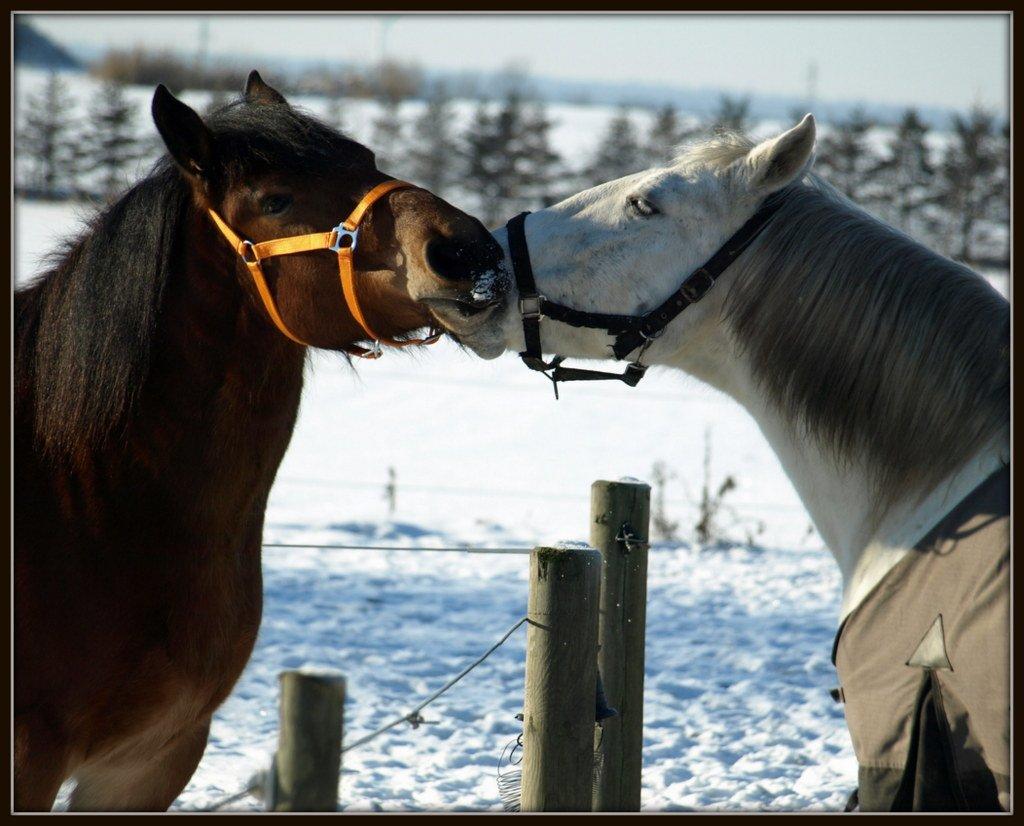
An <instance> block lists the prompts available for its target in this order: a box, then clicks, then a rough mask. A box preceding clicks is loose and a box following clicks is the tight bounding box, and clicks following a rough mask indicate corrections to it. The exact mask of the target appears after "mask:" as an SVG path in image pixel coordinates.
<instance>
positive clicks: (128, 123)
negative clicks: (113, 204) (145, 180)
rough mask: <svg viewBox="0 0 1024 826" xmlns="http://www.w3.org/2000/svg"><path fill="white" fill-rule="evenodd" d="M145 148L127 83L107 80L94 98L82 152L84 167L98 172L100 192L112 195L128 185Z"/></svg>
mask: <svg viewBox="0 0 1024 826" xmlns="http://www.w3.org/2000/svg"><path fill="white" fill-rule="evenodd" d="M142 151H143V150H142V148H141V147H140V145H139V142H138V139H137V138H136V135H135V110H134V108H133V106H132V104H131V103H129V101H128V100H127V98H126V97H125V94H124V85H123V84H121V83H118V82H117V81H107V82H105V83H104V84H103V85H102V86H101V87H100V88H99V90H98V91H97V92H96V93H95V94H94V95H93V97H92V100H91V101H90V106H89V120H88V123H87V125H86V130H85V134H84V135H83V136H82V142H81V151H80V154H79V157H80V160H81V169H82V170H83V171H85V172H94V173H97V175H98V183H99V189H100V193H101V195H102V196H103V197H107V198H109V197H110V196H112V195H113V194H114V193H116V192H117V191H118V190H119V189H120V188H121V187H122V186H124V184H125V179H126V178H127V176H128V172H129V169H130V167H131V166H132V164H134V163H135V162H136V161H137V160H138V159H139V158H140V157H141V155H142Z"/></svg>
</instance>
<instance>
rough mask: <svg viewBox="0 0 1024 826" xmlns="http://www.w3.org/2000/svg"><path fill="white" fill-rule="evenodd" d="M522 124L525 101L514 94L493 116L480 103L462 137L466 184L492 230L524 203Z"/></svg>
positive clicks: (485, 221) (510, 94)
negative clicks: (518, 205)
mask: <svg viewBox="0 0 1024 826" xmlns="http://www.w3.org/2000/svg"><path fill="white" fill-rule="evenodd" d="M523 123H524V116H523V106H522V98H521V96H520V93H519V92H518V91H516V90H512V91H510V92H509V93H508V95H507V96H506V98H505V101H504V102H503V104H502V106H501V108H500V109H499V110H498V111H497V112H494V113H492V112H490V111H489V109H488V107H487V105H486V104H485V103H482V102H481V103H480V105H479V106H478V107H477V110H476V113H475V114H474V116H473V121H472V123H471V124H470V126H469V129H468V130H467V131H466V133H465V135H464V137H463V143H464V149H463V158H464V169H465V172H464V175H463V180H464V182H465V186H466V188H467V189H468V190H469V191H470V192H472V193H473V194H474V195H475V196H476V198H477V202H478V204H479V210H478V211H479V213H480V215H481V216H482V220H483V222H484V224H486V225H487V226H489V227H492V226H495V225H496V224H498V223H499V222H500V221H502V220H503V219H504V218H506V217H508V213H509V212H511V211H512V209H514V207H515V206H516V205H517V204H519V203H521V202H522V198H523V186H522V183H523V182H522V180H521V178H520V175H519V171H520V169H521V168H522V167H523V165H524V163H523V158H524V151H525V145H524V143H523V141H522V138H521V136H522V132H523Z"/></svg>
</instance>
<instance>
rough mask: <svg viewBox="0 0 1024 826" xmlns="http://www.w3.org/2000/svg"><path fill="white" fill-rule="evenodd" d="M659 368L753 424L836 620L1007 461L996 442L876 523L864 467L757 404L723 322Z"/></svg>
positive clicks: (1001, 441)
mask: <svg viewBox="0 0 1024 826" xmlns="http://www.w3.org/2000/svg"><path fill="white" fill-rule="evenodd" d="M661 363H663V364H665V365H666V366H673V367H677V368H679V369H682V370H684V371H685V372H687V373H690V374H691V375H694V376H696V377H698V378H700V379H702V380H703V381H706V382H707V383H709V384H711V385H712V386H714V387H716V388H718V389H719V390H721V391H723V392H725V393H727V394H729V395H730V396H732V397H733V398H734V399H736V401H738V402H739V403H740V404H742V405H743V406H744V407H745V408H746V409H747V411H748V412H749V413H750V414H751V416H752V417H753V418H754V420H755V421H756V422H757V424H758V426H759V427H760V428H761V432H762V433H763V434H764V436H765V438H766V439H767V441H768V443H769V445H771V447H772V449H773V450H774V452H775V454H776V456H777V457H778V459H779V462H780V464H781V465H782V467H783V470H785V472H786V475H787V476H788V477H789V479H790V481H791V482H792V483H793V487H794V488H795V489H796V491H797V494H798V495H799V496H800V499H801V500H802V502H803V504H804V506H805V507H806V508H807V512H808V514H809V515H810V517H811V520H812V521H813V523H814V526H815V528H816V529H817V531H818V533H819V534H820V535H821V537H822V539H823V540H824V541H825V544H826V546H827V547H828V548H829V550H830V551H831V552H832V554H833V556H834V557H835V559H836V562H837V563H838V564H839V568H840V570H841V571H842V574H843V603H842V609H841V612H840V619H842V618H843V617H845V616H846V615H847V614H848V613H849V612H850V611H852V610H853V608H854V607H856V605H857V604H858V603H859V602H860V601H861V600H862V599H863V598H864V597H865V596H866V595H867V593H868V592H869V591H870V590H871V588H872V587H874V585H876V584H877V583H878V582H879V581H880V580H881V578H882V577H883V576H884V575H885V574H886V572H888V571H889V570H890V569H891V568H892V567H893V566H894V565H895V564H896V563H897V562H899V560H900V559H901V558H902V557H903V555H904V554H906V553H907V551H909V550H910V549H911V548H913V546H914V545H915V544H916V543H917V542H918V541H919V540H920V539H922V538H923V537H924V536H925V535H926V534H927V533H928V532H929V531H930V530H931V528H932V527H934V525H935V524H937V523H938V521H939V520H940V519H941V518H942V517H943V516H944V515H945V514H946V513H948V512H949V511H950V510H951V509H952V508H953V506H955V505H956V504H957V503H958V502H959V501H960V500H961V499H963V498H964V497H965V496H966V495H967V494H968V493H970V492H971V491H972V490H973V489H974V488H975V487H976V486H977V485H978V484H980V483H981V482H982V481H983V480H984V479H985V478H986V477H988V476H989V475H990V474H991V473H993V472H995V471H996V470H998V469H999V468H1000V467H1001V466H1002V464H1004V463H1006V462H1007V461H1008V459H1009V456H1008V447H1009V446H1008V442H1007V440H1006V439H1005V437H999V438H997V439H995V440H993V442H991V443H989V444H988V445H987V446H986V447H985V448H983V449H982V450H980V451H979V452H978V453H977V454H976V455H975V456H973V457H972V458H971V459H970V460H968V461H967V462H966V463H964V464H962V465H961V466H960V467H959V468H957V469H956V470H955V471H954V472H953V473H951V474H950V475H949V476H947V478H946V479H944V480H943V481H942V482H941V483H940V484H938V485H937V486H936V487H935V488H933V489H932V491H931V492H929V493H927V494H926V495H924V496H923V497H922V496H921V495H920V493H919V492H918V493H915V494H913V495H910V496H907V497H905V498H903V499H901V500H899V501H897V502H895V503H893V505H892V506H891V507H890V508H889V509H888V510H887V511H886V514H885V516H884V517H883V518H882V520H881V521H879V520H877V519H876V518H875V513H874V510H875V507H876V503H877V497H876V496H875V491H874V489H873V484H874V483H873V481H872V480H873V478H874V474H872V472H871V471H872V468H870V467H869V466H867V465H865V464H857V463H854V464H851V465H850V466H849V467H840V466H838V465H837V463H836V462H835V460H834V459H833V458H832V456H831V455H830V454H829V452H828V451H827V450H825V449H824V448H823V447H822V446H821V445H820V444H818V443H817V442H816V441H815V440H814V439H810V438H804V437H802V436H801V435H800V433H799V428H797V427H794V424H793V422H791V421H790V420H789V419H788V418H787V417H786V416H785V415H784V414H783V413H782V412H781V411H780V410H779V409H778V408H777V407H776V406H774V405H771V404H770V403H768V401H767V400H766V399H765V397H764V394H763V392H762V391H761V389H760V388H759V386H758V383H757V382H756V380H755V379H754V376H753V373H752V370H751V368H750V365H749V362H748V360H747V358H746V356H745V355H744V353H743V351H742V350H741V349H740V348H738V347H736V345H735V343H734V341H733V340H732V338H731V336H730V335H729V333H728V332H727V331H726V329H725V327H724V324H718V325H715V326H714V328H713V329H712V330H708V328H707V326H705V329H704V330H703V334H702V336H701V346H700V347H695V348H686V349H684V350H682V351H680V352H679V353H676V354H674V355H672V356H671V357H669V358H667V359H665V360H664V361H662V362H661ZM872 526H874V527H872Z"/></svg>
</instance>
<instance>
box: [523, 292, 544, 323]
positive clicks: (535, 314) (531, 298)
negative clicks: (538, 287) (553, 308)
mask: <svg viewBox="0 0 1024 826" xmlns="http://www.w3.org/2000/svg"><path fill="white" fill-rule="evenodd" d="M543 302H544V296H542V295H521V296H519V315H521V316H522V317H523V318H540V315H541V313H540V307H541V304H542V303H543Z"/></svg>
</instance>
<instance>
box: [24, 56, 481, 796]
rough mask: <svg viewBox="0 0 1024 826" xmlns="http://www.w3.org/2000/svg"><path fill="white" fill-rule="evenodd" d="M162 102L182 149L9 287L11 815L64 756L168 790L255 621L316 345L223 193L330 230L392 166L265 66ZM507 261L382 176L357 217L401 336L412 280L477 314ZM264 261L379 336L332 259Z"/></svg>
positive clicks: (118, 781) (70, 773) (344, 325)
mask: <svg viewBox="0 0 1024 826" xmlns="http://www.w3.org/2000/svg"><path fill="white" fill-rule="evenodd" d="M153 117H154V120H155V122H156V125H157V128H158V131H159V132H160V134H161V136H162V137H163V139H164V143H165V144H166V146H167V149H168V150H169V152H170V158H164V160H163V161H161V162H160V163H158V164H157V166H156V167H155V169H154V171H153V172H152V174H150V175H149V176H148V177H146V178H145V179H144V180H142V181H141V182H139V183H138V184H136V185H135V186H134V187H133V188H131V189H130V190H129V191H128V192H127V194H125V195H124V196H123V197H122V198H121V199H120V200H118V201H117V202H116V203H114V204H112V205H111V206H110V207H109V208H107V209H106V210H104V211H103V212H102V213H101V214H99V215H98V216H97V217H96V218H95V219H94V220H93V222H92V224H91V226H90V227H89V228H88V230H87V231H86V232H84V233H83V234H81V235H80V236H79V237H77V238H75V239H73V242H72V243H71V244H70V246H69V248H68V249H67V250H66V251H65V252H64V253H63V254H62V256H61V258H60V260H59V262H58V263H57V264H56V265H55V266H54V267H53V269H51V270H50V271H49V272H47V273H46V274H44V275H43V276H42V277H41V278H40V280H39V281H37V282H36V283H35V284H33V285H32V286H30V287H28V288H27V289H24V290H21V291H19V292H17V293H16V295H15V315H16V320H15V339H16V342H15V386H14V392H15V425H14V427H15V491H16V505H15V508H16V509H15V519H14V522H15V527H14V544H15V587H16V592H15V740H14V743H15V751H14V759H15V808H16V809H17V810H48V809H50V808H51V806H52V804H53V801H54V798H55V795H56V793H57V790H58V788H59V787H60V785H61V783H62V782H63V781H64V780H65V779H67V778H69V777H74V778H75V780H76V781H77V785H76V788H75V790H74V792H73V793H72V797H71V808H72V809H79V810H153V809H166V808H167V807H168V806H169V805H170V804H171V802H172V801H173V800H174V799H175V798H176V797H177V795H178V794H179V792H180V791H181V790H182V788H184V786H185V784H186V783H187V782H188V780H189V778H190V777H191V776H192V773H193V771H194V770H195V768H196V765H197V764H198V762H199V759H200V757H201V756H202V754H203V750H204V748H205V746H206V740H207V732H208V729H209V724H210V717H211V715H212V714H213V712H214V710H215V709H216V708H217V707H218V705H219V704H220V703H221V702H222V701H223V700H224V699H225V697H227V695H228V693H229V692H230V691H231V688H232V686H233V685H234V683H235V681H236V679H237V678H238V676H239V673H240V672H241V671H242V668H243V666H244V665H245V663H246V661H247V660H248V658H249V655H250V653H251V651H252V647H253V643H254V641H255V639H256V632H257V628H258V627H259V623H260V613H261V603H262V580H261V571H260V550H261V536H262V531H263V520H264V510H265V507H266V503H267V496H268V494H269V492H270V488H271V485H272V483H273V481H274V475H275V473H276V471H277V468H278V465H279V463H280V462H281V459H282V457H283V456H284V453H285V450H286V448H287V447H288V441H289V439H290V437H291V433H292V429H293V426H294V424H295V419H296V414H297V411H298V407H299V395H300V393H301V391H302V376H303V364H304V361H305V356H306V348H305V347H303V346H301V345H299V344H296V343H294V342H293V341H291V340H289V339H288V338H287V337H285V336H284V335H282V334H281V332H279V331H278V330H277V329H275V327H274V325H273V324H272V323H271V320H270V318H269V317H268V314H267V311H266V309H265V307H264V305H263V304H262V303H261V301H260V299H259V297H258V295H257V291H256V289H255V287H254V285H253V281H252V278H251V277H250V273H249V272H248V271H247V268H246V266H245V264H244V262H243V260H242V258H240V257H239V255H238V254H237V253H236V251H235V250H234V249H233V248H232V246H231V245H230V244H229V243H227V242H226V241H225V239H224V237H223V236H222V235H221V233H220V232H219V231H218V229H217V228H216V227H215V225H214V223H213V221H212V220H211V217H210V216H209V214H208V210H209V209H211V208H212V209H215V210H216V211H217V213H218V214H219V215H220V216H223V218H224V220H225V221H226V222H227V224H228V225H230V226H231V227H232V228H233V229H234V231H235V232H237V233H238V234H239V235H240V236H242V237H244V238H247V239H251V240H253V241H256V242H258V241H262V240H269V239H276V238H281V237H285V236H292V235H296V234H300V233H310V232H315V231H323V230H328V229H330V228H331V227H333V226H334V225H335V224H337V223H338V222H339V220H340V219H341V218H344V217H345V216H346V215H347V214H348V213H349V212H350V211H351V210H352V209H353V207H354V206H355V205H356V204H357V203H358V202H359V201H360V200H361V199H362V198H363V196H364V195H366V193H367V192H368V191H370V190H371V189H372V188H374V187H375V186H377V185H379V184H380V183H382V182H384V181H386V180H388V176H386V175H385V174H383V173H382V172H380V171H378V170H377V168H376V166H375V162H374V156H373V154H372V153H371V152H370V151H369V150H368V149H366V148H365V147H363V146H361V145H359V144H358V143H356V142H354V141H352V140H349V139H347V138H345V137H343V136H342V135H340V134H338V133H337V132H335V131H333V130H331V129H330V128H328V127H327V126H325V125H324V124H322V123H320V122H318V121H317V120H315V119H313V118H311V117H309V116H307V115H305V114H303V113H301V112H299V111H297V110H295V109H293V108H292V107H291V106H289V105H288V103H287V102H286V101H285V99H284V98H283V97H282V96H281V95H280V94H279V93H278V92H276V91H274V90H273V89H271V88H270V87H269V86H267V85H266V84H265V83H264V82H263V81H262V80H261V79H260V77H259V75H257V74H256V73H255V72H254V73H252V75H250V78H249V81H248V83H247V84H246V89H245V94H244V97H243V98H242V99H241V100H240V101H237V102H235V103H232V104H230V105H229V106H227V107H225V108H223V109H221V110H220V111H218V112H216V113H214V114H212V115H210V116H209V117H208V118H207V120H206V121H205V122H204V121H203V120H202V119H201V118H200V117H199V116H198V115H197V114H196V113H195V112H193V111H192V110H191V109H189V108H188V107H187V106H185V105H184V104H183V103H180V102H179V101H177V100H176V99H175V98H173V97H172V96H171V94H170V93H169V92H167V90H166V89H164V88H163V87H159V88H158V89H157V93H156V95H155V96H154V99H153ZM500 259H501V251H500V248H499V247H498V246H497V245H496V244H495V242H494V241H493V240H492V239H491V237H490V235H489V234H488V233H487V232H486V230H485V229H484V227H483V226H482V225H481V224H480V223H479V222H478V221H477V220H476V219H474V218H471V217H469V216H467V215H465V214H464V213H462V212H460V211H458V210H457V209H455V208H453V207H452V206H450V205H449V204H447V203H445V202H444V201H442V200H440V199H439V198H437V197H435V196H434V195H432V194H430V193H428V192H425V191H423V190H420V189H414V188H413V189H403V190H401V191H395V192H391V193H389V194H388V195H386V196H385V197H383V198H381V199H380V200H379V201H378V202H377V203H376V205H375V206H374V207H373V208H372V209H371V210H370V211H369V212H368V213H367V215H366V218H365V220H364V221H363V222H362V225H361V227H360V239H359V246H358V250H357V251H356V252H355V254H354V263H355V274H356V281H357V283H358V286H359V291H360V299H361V300H360V303H361V305H362V308H363V310H364V311H365V315H366V318H367V319H368V320H369V322H370V323H371V325H372V327H373V329H374V330H376V331H378V332H379V333H380V334H381V335H382V336H387V337H395V336H403V335H407V334H408V333H410V332H411V331H413V330H416V329H418V328H421V327H424V326H425V325H427V324H428V323H429V322H430V321H431V318H430V315H429V313H428V311H427V309H425V307H424V306H423V305H420V304H418V303H417V301H416V300H414V298H415V299H421V298H422V299H425V300H427V301H433V302H434V304H433V305H432V306H434V307H435V309H436V310H437V312H438V313H439V314H443V315H444V316H445V321H446V323H448V324H449V325H450V326H454V327H455V328H456V329H457V328H458V326H459V324H465V325H469V326H476V325H477V324H479V323H481V322H482V321H483V320H484V319H485V318H486V316H487V314H488V313H489V307H490V304H491V301H490V299H488V297H487V296H486V295H483V294H484V293H487V291H488V288H487V287H486V285H488V284H491V283H492V282H493V280H494V270H495V267H496V266H497V265H498V263H499V262H500ZM264 270H265V272H266V274H267V278H268V281H269V284H270V287H271V291H272V293H273V295H274V298H275V299H276V304H277V307H278V309H279V311H280V314H281V317H282V318H283V319H284V321H285V322H286V323H287V326H288V329H290V330H292V331H294V332H295V334H296V335H297V336H298V337H300V338H301V339H302V340H304V341H307V342H310V343H312V344H314V345H315V346H318V347H325V348H329V349H348V348H350V347H351V346H352V345H353V344H354V343H355V342H356V341H358V340H359V339H361V338H362V337H363V336H364V333H363V328H362V327H360V325H359V324H357V323H356V321H355V319H354V318H353V316H352V314H351V313H350V312H349V310H348V308H347V306H346V304H345V302H344V301H343V299H342V292H341V288H340V286H339V274H338V259H337V257H336V256H335V254H333V253H331V252H327V251H323V250H321V251H316V252H309V253H305V254H300V255H288V256H282V257H280V258H274V259H271V260H268V261H266V262H265V264H264ZM474 290H475V295H474ZM340 452H341V453H342V454H343V452H344V451H343V448H342V449H341V451H340ZM355 472H357V473H358V472H360V469H355Z"/></svg>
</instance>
